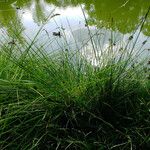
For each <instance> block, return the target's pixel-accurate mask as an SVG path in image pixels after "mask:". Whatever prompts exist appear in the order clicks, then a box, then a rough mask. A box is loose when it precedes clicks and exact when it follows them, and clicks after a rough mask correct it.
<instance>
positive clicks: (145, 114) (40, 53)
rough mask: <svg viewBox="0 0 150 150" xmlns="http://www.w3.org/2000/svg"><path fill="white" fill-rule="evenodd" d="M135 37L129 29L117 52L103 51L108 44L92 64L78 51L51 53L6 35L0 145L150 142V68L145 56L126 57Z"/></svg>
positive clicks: (65, 147)
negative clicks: (126, 38) (122, 46)
mask: <svg viewBox="0 0 150 150" xmlns="http://www.w3.org/2000/svg"><path fill="white" fill-rule="evenodd" d="M138 36H139V35H138ZM131 42H132V43H133V44H132V47H131V45H130V44H129V43H131ZM135 44H136V39H135V41H132V36H130V37H129V42H128V43H127V45H126V46H125V47H124V48H122V49H121V50H120V48H118V53H120V54H119V55H118V54H117V57H116V56H115V55H112V57H108V55H107V54H108V53H109V54H110V51H111V50H113V49H114V48H113V46H115V45H114V44H112V43H110V46H109V48H108V49H109V51H108V53H107V54H105V55H104V56H103V57H98V58H97V59H96V60H98V62H99V65H98V66H97V67H94V66H93V65H92V64H91V63H90V62H89V61H88V60H87V59H86V58H85V57H84V56H83V55H81V53H80V52H69V50H65V51H60V52H58V53H57V54H51V55H48V53H47V52H46V51H45V50H44V49H42V47H38V46H36V44H35V42H34V41H31V42H27V41H26V42H24V43H23V45H22V44H20V45H19V44H15V43H13V42H11V43H10V42H9V41H7V42H6V41H5V43H4V44H2V45H1V49H0V149H1V150H5V149H10V150H13V149H14V150H17V149H18V150H20V149H23V150H29V149H30V150H31V149H39V150H40V149H41V150H43V149H45V150H46V149H50V150H53V149H55V150H58V149H62V150H76V149H81V150H86V149H87V150H93V149H95V150H97V149H99V150H105V149H106V150H107V149H120V150H128V149H130V150H132V149H141V150H145V149H149V148H150V144H149V143H150V137H149V135H150V132H149V131H150V126H149V125H150V118H149V112H150V101H149V100H150V80H149V77H148V75H149V74H148V73H149V72H148V71H149V70H148V67H147V68H146V67H145V65H144V63H145V61H144V60H143V61H140V62H139V63H138V62H136V63H135V58H136V59H137V56H139V55H135V56H134V57H131V56H133V52H134V51H133V48H134V46H135ZM142 44H143V43H142ZM129 47H130V49H129ZM94 50H95V49H94V46H93V51H94ZM116 51H117V49H116ZM120 51H121V52H120ZM115 53H116V52H115ZM139 53H140V52H137V54H139ZM134 54H135V53H134ZM76 56H77V57H76ZM102 60H105V63H102ZM146 63H147V62H146Z"/></svg>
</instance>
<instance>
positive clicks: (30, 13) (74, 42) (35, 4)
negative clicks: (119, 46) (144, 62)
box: [0, 0, 150, 51]
mask: <svg viewBox="0 0 150 150" xmlns="http://www.w3.org/2000/svg"><path fill="white" fill-rule="evenodd" d="M149 5H150V0H144V1H143V0H113V1H112V0H86V1H85V0H0V37H1V40H2V39H3V35H4V34H5V35H7V36H8V37H11V38H15V37H14V36H13V34H12V33H14V32H15V33H16V34H17V35H19V36H20V39H24V38H28V39H32V38H33V37H34V36H35V35H36V33H37V32H38V30H39V29H40V28H41V26H42V25H44V26H43V28H42V31H41V34H40V37H39V38H40V39H41V40H40V41H41V43H42V42H45V47H46V48H48V49H51V50H53V51H54V50H57V49H64V48H65V47H66V48H68V47H69V48H70V49H80V48H82V46H83V45H84V44H86V43H87V41H88V40H89V38H90V35H89V32H88V28H87V24H88V26H89V27H90V30H91V33H93V34H94V33H96V32H97V30H96V29H99V31H100V32H98V33H99V34H100V36H98V37H99V41H100V42H99V41H98V45H99V46H100V47H101V49H104V48H106V47H107V45H108V44H109V42H110V37H111V36H112V31H113V39H114V41H113V42H117V41H118V39H121V40H122V42H125V41H126V40H127V38H129V37H130V36H131V35H132V34H133V33H134V32H135V31H136V32H137V33H135V35H137V34H138V32H139V30H140V29H139V25H140V24H141V21H142V19H143V17H144V16H145V14H146V12H147V10H148V6H149ZM82 9H83V10H84V13H85V14H84V13H83V10H82ZM84 15H85V16H84ZM48 16H51V17H49V19H47V18H48ZM52 16H53V17H52ZM54 32H55V33H59V32H60V33H61V35H63V37H60V36H55V35H54ZM149 36H150V15H148V17H147V20H146V22H145V24H144V27H143V29H142V32H141V33H140V37H139V39H138V42H137V47H138V46H140V44H142V43H143V42H144V41H146V42H145V44H144V46H143V47H142V48H143V49H148V48H149V47H150V40H149ZM96 39H97V38H96ZM89 45H90V44H89ZM90 46H91V45H90Z"/></svg>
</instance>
